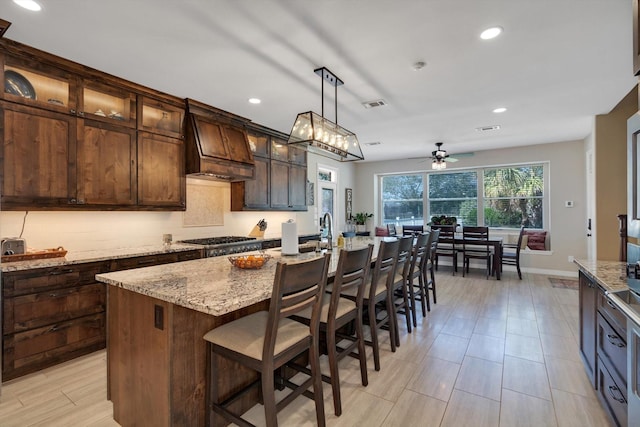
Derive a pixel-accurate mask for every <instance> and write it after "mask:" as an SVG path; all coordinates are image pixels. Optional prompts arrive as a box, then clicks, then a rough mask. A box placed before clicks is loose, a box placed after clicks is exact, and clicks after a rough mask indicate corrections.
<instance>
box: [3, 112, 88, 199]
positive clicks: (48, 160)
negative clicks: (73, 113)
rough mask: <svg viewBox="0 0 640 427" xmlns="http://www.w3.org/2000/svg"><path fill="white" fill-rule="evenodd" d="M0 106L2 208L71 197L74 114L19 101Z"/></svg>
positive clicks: (73, 175)
mask: <svg viewBox="0 0 640 427" xmlns="http://www.w3.org/2000/svg"><path fill="white" fill-rule="evenodd" d="M0 106H1V107H2V109H1V110H0V115H1V116H2V121H1V123H2V126H3V128H2V130H1V132H0V138H2V144H1V145H0V149H1V150H2V152H1V153H0V157H1V158H2V174H1V175H2V178H1V179H2V204H3V209H7V205H9V206H10V205H15V206H20V207H28V206H31V205H34V204H37V205H41V206H57V205H66V204H69V203H74V202H75V198H76V176H75V169H74V165H75V143H74V141H75V139H76V138H75V135H76V126H75V119H73V118H71V117H69V116H66V115H64V114H60V113H57V112H50V111H44V110H40V109H37V108H32V107H26V106H23V105H18V104H10V103H6V102H0ZM34 171H37V172H38V173H34Z"/></svg>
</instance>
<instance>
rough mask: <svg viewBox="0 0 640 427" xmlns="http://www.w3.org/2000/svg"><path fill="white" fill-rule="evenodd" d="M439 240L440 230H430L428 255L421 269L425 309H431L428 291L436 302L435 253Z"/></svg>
mask: <svg viewBox="0 0 640 427" xmlns="http://www.w3.org/2000/svg"><path fill="white" fill-rule="evenodd" d="M439 240H440V230H431V233H430V235H429V245H428V251H429V253H428V256H427V260H426V262H425V264H424V267H423V269H422V274H423V277H424V278H423V280H424V283H425V286H424V293H425V296H426V302H427V311H431V303H430V302H429V291H431V293H432V294H433V303H434V304H436V303H437V302H438V299H437V296H436V272H435V265H436V253H437V249H438V241H439Z"/></svg>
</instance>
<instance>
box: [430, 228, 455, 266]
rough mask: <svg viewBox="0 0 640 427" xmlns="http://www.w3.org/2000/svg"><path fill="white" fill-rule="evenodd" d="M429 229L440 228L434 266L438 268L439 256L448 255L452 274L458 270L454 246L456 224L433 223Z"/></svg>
mask: <svg viewBox="0 0 640 427" xmlns="http://www.w3.org/2000/svg"><path fill="white" fill-rule="evenodd" d="M431 230H440V239H439V241H438V247H437V248H436V252H435V268H436V270H437V269H438V261H439V259H440V257H450V258H451V263H452V266H453V268H452V270H453V275H454V276H455V274H456V271H458V248H457V247H456V243H455V239H456V226H455V225H440V224H434V225H432V226H431Z"/></svg>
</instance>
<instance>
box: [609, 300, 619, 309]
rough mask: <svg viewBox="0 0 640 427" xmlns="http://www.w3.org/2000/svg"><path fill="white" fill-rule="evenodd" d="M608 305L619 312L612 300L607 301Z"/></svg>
mask: <svg viewBox="0 0 640 427" xmlns="http://www.w3.org/2000/svg"><path fill="white" fill-rule="evenodd" d="M607 304H609V306H610V307H611V308H613V309H614V310H617V308H616V306H615V304H613V303H612V302H611V300H610V299H607Z"/></svg>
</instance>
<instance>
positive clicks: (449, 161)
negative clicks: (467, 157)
mask: <svg viewBox="0 0 640 427" xmlns="http://www.w3.org/2000/svg"><path fill="white" fill-rule="evenodd" d="M444 161H445V162H447V163H455V162H457V161H458V159H456V158H455V157H451V156H449V157H447V158H446V159H445V160H444Z"/></svg>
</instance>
